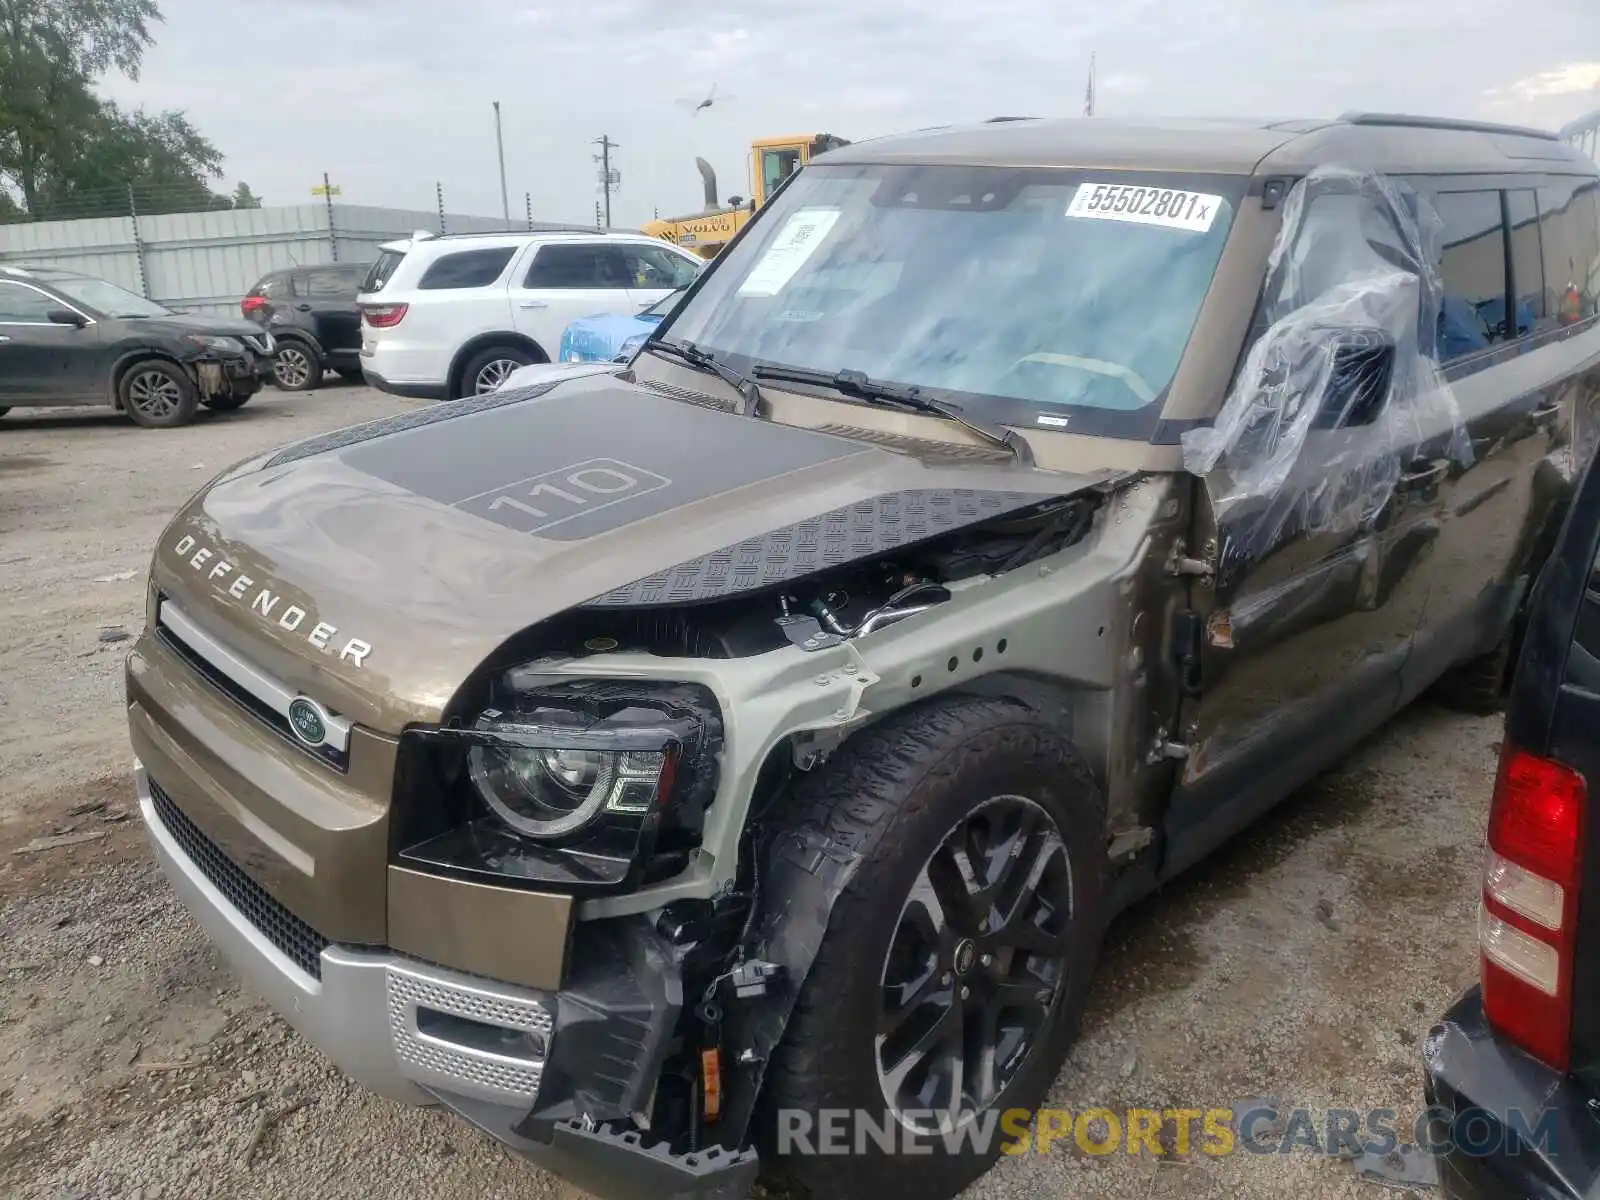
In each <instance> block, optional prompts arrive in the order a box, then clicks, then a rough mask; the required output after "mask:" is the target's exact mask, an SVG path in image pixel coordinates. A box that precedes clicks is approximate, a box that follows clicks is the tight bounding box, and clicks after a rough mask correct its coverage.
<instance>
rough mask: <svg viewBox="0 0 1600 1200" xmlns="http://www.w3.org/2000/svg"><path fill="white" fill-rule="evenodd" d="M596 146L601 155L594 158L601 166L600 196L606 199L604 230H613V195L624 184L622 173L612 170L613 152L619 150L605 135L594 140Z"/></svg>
mask: <svg viewBox="0 0 1600 1200" xmlns="http://www.w3.org/2000/svg"><path fill="white" fill-rule="evenodd" d="M594 144H595V145H596V146H599V147H600V153H599V154H596V155H595V156H594V161H595V162H597V163H599V164H600V194H601V195H602V196H604V197H605V217H606V220H605V224H604V225H603V226H601V228H603V229H610V228H611V193H612V192H613V191H614V190H616V187H617V185H618V184H620V183H621V182H622V173H621V172H620V171H613V170H612V169H611V152H612V151H613V150H616V149H619V147H618V146H617V144H616V143H615V142H613V141H612V140H611V139H610V138H609V137H607V136H606V135H605V134H603V133H602V134H601V135H600V136H599V137H597V138H595V139H594Z"/></svg>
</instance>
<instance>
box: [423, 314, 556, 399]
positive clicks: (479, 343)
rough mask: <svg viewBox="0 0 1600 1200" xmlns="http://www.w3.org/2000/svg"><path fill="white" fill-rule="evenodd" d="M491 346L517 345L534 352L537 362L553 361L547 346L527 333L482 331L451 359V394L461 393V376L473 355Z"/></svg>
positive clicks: (448, 382)
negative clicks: (546, 348)
mask: <svg viewBox="0 0 1600 1200" xmlns="http://www.w3.org/2000/svg"><path fill="white" fill-rule="evenodd" d="M490 346H515V347H517V348H518V349H519V350H526V351H527V352H528V353H529V354H532V355H533V356H534V362H536V363H547V362H550V361H552V360H551V358H550V355H549V353H548V352H547V351H546V350H545V348H544V347H543V346H541V345H540V344H539V343H538V342H536V341H534V340H533V339H532V338H531V337H529V336H528V335H527V334H525V333H510V332H506V331H504V330H501V331H499V332H496V333H480V334H478V335H477V336H476V337H474V338H471V339H469V340H468V341H466V342H465V343H463V344H462V346H461V349H459V350H457V351H456V354H455V357H454V358H453V359H451V360H450V370H449V372H448V373H447V374H446V375H445V388H446V390H447V391H448V392H449V394H450V395H451V396H456V395H459V394H460V392H461V376H462V374H463V372H465V371H466V369H467V363H468V362H469V361H470V360H471V358H472V356H473V355H474V354H477V353H478V352H480V351H482V350H487V349H488V348H489V347H490Z"/></svg>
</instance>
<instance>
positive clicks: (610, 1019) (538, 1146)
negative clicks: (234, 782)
mask: <svg viewBox="0 0 1600 1200" xmlns="http://www.w3.org/2000/svg"><path fill="white" fill-rule="evenodd" d="M135 789H136V791H137V794H138V803H139V812H140V815H141V817H142V818H143V820H144V824H145V829H146V831H147V833H148V835H149V838H150V842H151V845H152V847H153V848H154V850H155V855H156V859H157V861H158V862H159V863H160V865H161V868H162V871H163V872H164V873H165V874H166V876H167V878H168V880H169V881H170V882H171V883H172V886H173V888H174V890H175V891H176V892H177V893H178V896H179V898H180V899H181V900H182V901H183V903H184V905H185V906H186V907H187V908H188V909H189V911H190V912H191V913H193V914H194V916H195V918H196V919H197V920H198V921H199V922H200V924H201V926H202V927H203V928H204V929H205V931H206V933H207V934H209V935H210V937H211V939H212V941H213V942H215V943H216V945H217V947H218V948H219V949H220V950H221V951H222V953H223V955H224V957H225V958H227V959H228V961H229V962H230V963H231V964H232V966H233V967H234V969H235V970H236V971H237V972H238V973H239V975H240V976H241V977H242V978H243V979H244V981H245V982H246V983H247V984H248V985H249V986H250V987H251V988H252V989H253V990H255V991H256V992H258V993H259V994H260V995H261V996H263V997H264V998H265V999H266V1000H267V1002H268V1003H269V1004H270V1005H271V1006H272V1008H273V1009H274V1010H276V1011H277V1012H278V1014H279V1015H281V1016H282V1017H283V1018H284V1019H285V1020H286V1021H288V1022H289V1024H290V1025H291V1026H293V1027H294V1029H295V1030H296V1031H297V1032H299V1033H300V1034H301V1035H302V1036H303V1037H305V1038H306V1039H307V1040H308V1041H310V1042H311V1043H312V1044H313V1045H315V1046H316V1047H317V1048H318V1049H319V1050H321V1051H322V1053H323V1054H325V1055H326V1056H327V1057H328V1058H329V1059H331V1060H332V1061H333V1063H334V1064H335V1065H336V1066H338V1067H339V1068H340V1070H342V1071H344V1072H345V1073H346V1074H347V1075H349V1076H350V1077H351V1078H352V1079H353V1080H355V1081H356V1082H357V1083H359V1084H361V1085H362V1086H363V1087H366V1088H368V1089H369V1090H371V1091H373V1092H376V1093H378V1094H379V1095H382V1096H386V1097H388V1098H390V1099H392V1100H397V1101H400V1102H401V1103H405V1104H412V1105H442V1106H444V1107H446V1108H448V1109H450V1110H452V1111H453V1112H455V1114H456V1115H458V1116H460V1117H461V1118H463V1119H465V1120H467V1121H468V1122H470V1123H471V1124H473V1125H474V1126H476V1127H478V1128H479V1129H481V1130H483V1131H484V1132H486V1133H488V1134H490V1135H491V1136H493V1137H495V1138H496V1139H498V1140H499V1141H500V1142H502V1143H504V1144H505V1145H506V1146H508V1147H510V1148H511V1149H513V1150H515V1151H517V1152H518V1153H519V1154H521V1155H522V1156H524V1157H526V1158H528V1159H530V1160H531V1161H533V1162H535V1163H536V1164H538V1165H540V1166H542V1167H544V1168H546V1169H547V1170H550V1171H553V1172H554V1173H556V1174H558V1175H561V1176H563V1177H564V1178H566V1179H569V1180H571V1181H572V1182H573V1183H575V1184H577V1185H578V1186H579V1187H581V1188H583V1189H584V1190H586V1191H588V1192H591V1193H593V1194H594V1195H596V1196H598V1197H601V1198H602V1200H743V1197H746V1196H748V1195H749V1194H750V1191H751V1189H752V1188H753V1186H754V1184H755V1179H756V1174H757V1170H758V1162H757V1158H756V1155H755V1152H754V1151H750V1150H746V1151H743V1152H737V1153H736V1152H732V1151H728V1150H724V1149H721V1148H718V1147H712V1148H709V1149H707V1150H705V1151H703V1152H700V1153H697V1154H674V1153H671V1152H670V1151H669V1150H667V1149H666V1148H665V1147H661V1146H650V1145H647V1144H646V1142H645V1141H644V1139H643V1138H641V1136H640V1134H638V1133H637V1132H632V1131H629V1130H626V1129H625V1128H624V1127H623V1126H622V1125H617V1124H612V1123H611V1122H613V1121H617V1120H619V1119H622V1118H624V1117H625V1116H626V1114H628V1113H631V1112H633V1111H636V1110H638V1109H642V1108H646V1107H648V1093H649V1092H650V1091H653V1088H654V1085H655V1080H656V1078H657V1076H658V1073H659V1070H660V1067H661V1063H662V1060H663V1057H664V1055H665V1053H666V1048H667V1043H668V1039H669V1038H670V1036H671V1033H672V1030H673V1026H674V1024H675V1020H676V1016H677V1013H678V1011H679V1008H680V1005H681V1001H682V997H681V989H680V988H678V987H677V980H676V976H675V975H672V974H670V973H668V972H665V971H662V970H660V966H661V964H660V961H659V959H653V958H651V956H650V951H649V950H648V949H646V950H645V953H644V957H643V960H642V961H641V959H640V958H638V957H636V956H634V955H631V954H629V952H628V939H627V938H626V937H623V936H608V934H607V933H601V934H600V935H599V936H597V938H596V939H595V940H594V941H593V943H592V945H591V947H590V953H589V954H588V955H587V956H586V958H585V962H584V963H581V964H579V966H578V968H577V969H575V971H574V974H573V978H572V980H571V982H570V984H569V986H568V987H567V988H565V989H564V990H563V991H561V992H559V993H552V992H541V991H534V990H530V989H526V988H519V987H513V986H510V985H507V984H502V983H498V982H493V981H490V980H485V979H480V978H476V977H474V976H470V975H465V974H462V973H460V972H456V971H450V970H446V969H444V968H442V967H437V966H434V965H432V964H429V963H424V962H422V961H420V960H417V959H412V958H408V957H406V956H404V955H399V954H395V953H393V952H392V951H389V950H381V949H369V948H357V947H349V946H340V945H337V944H331V943H329V944H322V945H321V948H320V952H316V953H315V956H314V957H313V958H310V959H309V960H308V956H307V950H306V946H305V938H306V936H307V934H308V933H309V930H308V929H301V928H296V926H298V925H300V924H302V923H299V922H298V921H297V919H296V918H294V917H293V915H292V914H289V913H288V912H287V910H283V909H282V908H281V906H277V907H272V906H274V905H276V902H275V901H272V900H271V898H270V896H267V895H266V894H265V893H264V892H261V893H259V894H257V893H252V892H250V891H249V889H250V888H252V887H256V886H257V885H254V884H252V883H251V882H250V880H249V879H248V877H247V876H245V875H244V874H243V872H242V871H239V869H238V868H237V867H235V866H233V864H232V863H231V862H230V861H229V860H228V859H227V858H226V857H225V856H223V855H222V854H221V852H220V851H218V850H217V849H216V847H214V846H212V845H211V844H210V843H208V842H207V841H206V840H205V837H204V835H203V834H201V833H200V832H199V831H198V829H196V828H194V827H193V826H192V825H190V824H189V823H188V821H187V818H185V817H184V816H183V814H182V812H181V811H180V810H178V809H177V808H176V806H175V805H174V804H173V803H172V801H171V799H170V798H169V797H167V796H166V795H165V793H164V792H162V790H161V789H160V787H159V786H153V785H152V782H151V780H150V778H149V775H148V774H147V772H146V771H145V769H144V768H143V766H142V765H141V766H139V767H138V768H137V770H136V773H135ZM610 932H617V931H610ZM310 936H313V937H314V936H315V935H314V934H313V935H310ZM313 950H315V947H313ZM297 960H298V961H297ZM302 964H304V965H302ZM306 966H310V967H311V968H312V970H307V969H306ZM652 968H654V969H652ZM313 972H314V973H313ZM558 1047H559V1048H558ZM596 1112H597V1113H598V1119H597V1117H596V1115H595V1113H596Z"/></svg>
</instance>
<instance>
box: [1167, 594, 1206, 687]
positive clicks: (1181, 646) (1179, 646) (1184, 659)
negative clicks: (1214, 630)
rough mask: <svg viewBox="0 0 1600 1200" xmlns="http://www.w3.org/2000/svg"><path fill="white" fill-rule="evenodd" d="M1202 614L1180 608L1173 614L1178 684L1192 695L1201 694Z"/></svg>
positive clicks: (1173, 648) (1173, 651)
mask: <svg viewBox="0 0 1600 1200" xmlns="http://www.w3.org/2000/svg"><path fill="white" fill-rule="evenodd" d="M1202 636H1203V634H1202V631H1201V623H1200V614H1199V613H1197V612H1195V611H1193V610H1192V609H1187V608H1184V609H1179V610H1178V611H1177V612H1175V613H1173V614H1172V656H1173V658H1175V659H1176V660H1177V663H1178V686H1179V687H1181V688H1182V689H1183V694H1184V695H1185V696H1190V697H1198V696H1199V695H1200V679H1201V675H1200V639H1201V637H1202Z"/></svg>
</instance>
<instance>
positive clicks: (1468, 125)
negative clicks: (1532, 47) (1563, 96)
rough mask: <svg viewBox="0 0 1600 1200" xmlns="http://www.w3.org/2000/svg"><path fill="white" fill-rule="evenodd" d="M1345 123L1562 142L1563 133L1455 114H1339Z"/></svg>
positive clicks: (1341, 121)
mask: <svg viewBox="0 0 1600 1200" xmlns="http://www.w3.org/2000/svg"><path fill="white" fill-rule="evenodd" d="M1339 122H1340V124H1343V125H1388V126H1392V127H1397V128H1404V129H1448V130H1454V131H1456V132H1458V133H1500V134H1507V135H1509V136H1511V137H1531V138H1539V139H1540V140H1541V141H1546V142H1559V141H1560V140H1561V138H1560V135H1559V134H1554V133H1551V132H1550V131H1549V130H1548V129H1534V128H1532V127H1531V126H1527V125H1497V124H1495V123H1494V122H1492V121H1462V120H1458V119H1456V118H1455V117H1414V116H1411V115H1409V114H1407V113H1369V112H1349V113H1344V114H1342V115H1341V116H1340V117H1339Z"/></svg>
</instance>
